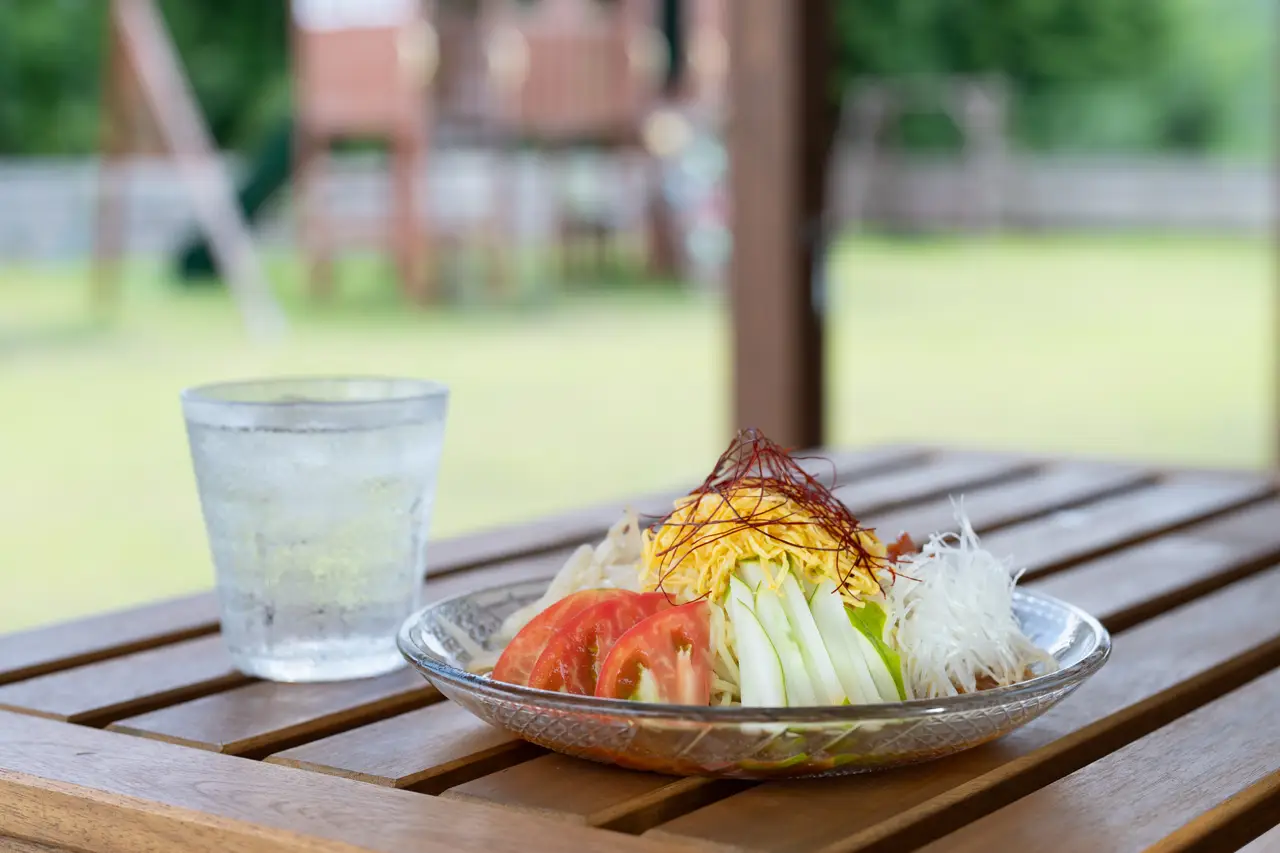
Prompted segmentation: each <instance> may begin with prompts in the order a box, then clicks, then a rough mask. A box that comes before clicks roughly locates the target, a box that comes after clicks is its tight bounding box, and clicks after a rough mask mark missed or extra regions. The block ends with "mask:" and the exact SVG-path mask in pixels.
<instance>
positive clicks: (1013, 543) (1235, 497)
mask: <svg viewBox="0 0 1280 853" xmlns="http://www.w3.org/2000/svg"><path fill="white" fill-rule="evenodd" d="M1273 491H1274V489H1273V487H1272V486H1271V484H1270V483H1268V482H1266V481H1265V480H1262V479H1261V478H1258V477H1243V476H1241V477H1235V476H1227V475H1221V476H1211V475H1179V476H1174V477H1170V478H1168V479H1167V480H1164V481H1163V482H1160V483H1157V484H1155V485H1152V486H1149V487H1146V488H1141V489H1136V490H1134V491H1132V492H1126V493H1124V494H1122V495H1117V496H1116V497H1113V498H1108V499H1106V500H1101V501H1095V502H1092V503H1089V504H1087V505H1084V506H1080V507H1076V508H1073V509H1066V510H1062V511H1061V512H1057V513H1054V514H1053V515H1051V516H1048V517H1047V518H1043V519H1038V520H1036V521H1031V522H1027V523H1025V524H1019V525H1015V526H1013V527H1008V528H1005V529H1004V530H1000V531H997V532H996V533H993V534H991V535H989V536H987V537H986V538H985V542H984V544H985V546H986V547H987V548H988V549H989V550H991V551H992V552H993V553H996V554H1013V555H1015V559H1016V561H1017V563H1018V564H1019V565H1020V566H1024V567H1026V569H1027V575H1026V576H1027V577H1028V578H1032V577H1036V576H1038V575H1042V574H1047V573H1048V572H1050V571H1056V570H1058V569H1060V568H1062V567H1064V566H1067V565H1071V564H1072V563H1076V562H1080V561H1082V560H1085V559H1088V558H1092V557H1096V556H1100V555H1102V554H1106V553H1109V552H1111V551H1114V550H1117V549H1119V548H1122V547H1125V546H1129V545H1132V544H1134V543H1136V542H1142V541H1145V540H1147V539H1150V538H1152V537H1153V536H1157V535H1159V534H1161V533H1165V532H1167V531H1170V530H1176V529H1178V528H1179V527H1183V526H1186V525H1188V524H1192V523H1194V522H1196V521H1199V520H1201V519H1204V518H1209V517H1211V516H1213V515H1216V514H1218V513H1222V512H1225V511H1227V510H1230V509H1232V508H1234V507H1238V506H1243V505H1245V504H1248V503H1251V502H1253V501H1257V500H1260V499H1262V498H1263V497H1265V496H1267V495H1269V494H1272V493H1273ZM1029 555H1030V556H1029Z"/></svg>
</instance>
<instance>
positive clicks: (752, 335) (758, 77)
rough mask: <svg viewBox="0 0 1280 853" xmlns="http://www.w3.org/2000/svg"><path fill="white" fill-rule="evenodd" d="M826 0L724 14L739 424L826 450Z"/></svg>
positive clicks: (737, 7)
mask: <svg viewBox="0 0 1280 853" xmlns="http://www.w3.org/2000/svg"><path fill="white" fill-rule="evenodd" d="M830 8H831V6H830V0H803V2H779V0H734V2H733V3H732V4H730V6H729V10H730V16H731V20H730V22H729V33H730V35H729V43H730V49H729V56H730V82H729V86H730V110H731V112H730V116H729V128H728V145H729V158H730V190H731V194H732V205H733V207H732V224H733V257H732V260H731V263H730V293H731V297H732V316H733V358H734V380H733V381H734V386H733V387H734V421H735V423H734V426H735V427H739V428H741V427H757V428H759V429H761V430H763V431H764V433H765V434H766V435H768V436H769V437H771V438H773V439H774V440H775V441H778V442H780V443H782V444H785V445H789V446H793V447H815V446H819V445H821V444H822V443H823V425H824V423H823V422H824V391H825V374H824V369H823V361H824V358H823V356H824V345H823V316H822V315H823V308H822V301H823V294H822V292H821V289H822V288H821V277H820V276H816V275H815V272H816V271H818V270H820V269H821V254H822V252H823V246H822V243H823V239H822V228H821V222H822V210H823V202H824V195H825V184H826V181H825V172H826V163H827V151H828V149H829V147H830V142H831V137H832V133H833V131H834V127H835V122H834V118H835V113H834V110H833V99H832V98H831V83H830V80H831V77H830V74H829V71H830V67H831V64H830V56H831V27H830Z"/></svg>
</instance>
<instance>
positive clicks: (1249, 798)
mask: <svg viewBox="0 0 1280 853" xmlns="http://www.w3.org/2000/svg"><path fill="white" fill-rule="evenodd" d="M1273 829H1277V830H1280V771H1276V772H1274V773H1272V774H1271V775H1270V776H1268V777H1267V778H1265V779H1263V780H1262V781H1261V782H1257V783H1255V784H1253V785H1250V786H1249V787H1248V788H1246V789H1245V790H1243V791H1240V792H1239V793H1237V794H1235V795H1233V796H1231V797H1230V798H1228V799H1227V800H1225V801H1224V802H1222V803H1219V804H1218V805H1216V806H1214V807H1213V808H1211V809H1209V810H1208V811H1206V812H1204V813H1202V814H1200V815H1199V816H1197V817H1196V818H1195V819H1194V820H1191V821H1188V822H1187V823H1184V824H1183V825H1182V826H1181V827H1180V828H1178V829H1176V830H1174V831H1173V832H1171V833H1170V834H1169V835H1166V836H1165V837H1164V838H1162V839H1161V840H1160V841H1159V842H1157V843H1156V844H1153V845H1152V846H1151V847H1149V848H1148V850H1149V851H1151V853H1193V851H1202V850H1203V851H1210V850H1234V849H1236V848H1238V847H1242V846H1243V847H1245V848H1246V849H1250V850H1252V849H1253V848H1254V846H1255V844H1257V846H1261V844H1260V843H1258V842H1263V839H1264V836H1265V835H1266V834H1267V833H1269V832H1271V831H1272V830H1273ZM1274 834H1275V840H1274V841H1275V843H1276V844H1277V845H1280V832H1276V833H1274Z"/></svg>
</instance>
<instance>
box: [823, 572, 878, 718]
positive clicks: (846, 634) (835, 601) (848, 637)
mask: <svg viewBox="0 0 1280 853" xmlns="http://www.w3.org/2000/svg"><path fill="white" fill-rule="evenodd" d="M809 609H810V611H811V612H812V613H813V619H814V621H815V622H816V623H817V624H818V630H819V631H821V632H822V639H823V642H825V643H826V645H827V650H828V651H829V652H830V653H831V662H832V663H833V664H834V665H835V668H836V674H837V675H838V676H839V677H840V683H841V684H842V685H843V686H844V689H845V691H846V692H847V693H848V695H849V700H850V701H851V702H852V703H853V704H855V705H866V704H871V703H874V702H879V701H881V699H882V697H881V695H880V691H879V690H877V689H876V683H875V680H874V679H873V678H872V677H871V671H870V670H869V669H868V666H867V662H866V660H864V658H865V654H864V653H863V650H862V649H861V648H860V647H859V644H858V638H859V637H860V636H861V635H860V634H859V633H858V631H857V630H856V629H855V628H854V627H853V625H851V624H850V623H849V618H848V616H846V615H845V609H844V601H843V599H841V598H840V596H839V595H837V594H836V585H835V584H834V583H833V582H831V581H823V582H822V583H821V584H819V586H818V591H817V592H816V593H815V594H814V596H813V600H812V601H811V602H810V608H809Z"/></svg>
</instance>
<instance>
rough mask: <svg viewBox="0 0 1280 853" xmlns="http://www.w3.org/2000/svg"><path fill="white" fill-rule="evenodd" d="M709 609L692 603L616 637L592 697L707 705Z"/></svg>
mask: <svg viewBox="0 0 1280 853" xmlns="http://www.w3.org/2000/svg"><path fill="white" fill-rule="evenodd" d="M711 677H712V669H711V610H710V607H709V605H708V604H707V603H706V602H705V601H693V602H690V603H689V604H682V605H680V606H679V607H673V608H671V609H670V610H664V611H663V612H661V613H658V614H656V615H654V616H650V617H649V618H648V619H645V620H644V621H643V622H640V623H638V624H637V625H636V626H635V627H633V628H632V629H631V630H629V631H627V633H625V634H623V635H622V636H621V637H619V638H618V642H617V643H615V644H614V646H613V651H611V652H609V655H608V656H607V657H606V658H605V659H604V663H602V664H601V665H600V678H599V680H598V681H597V683H596V695H597V696H600V697H603V698H606V699H635V700H638V701H641V702H666V703H671V704H676V705H709V704H711Z"/></svg>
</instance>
